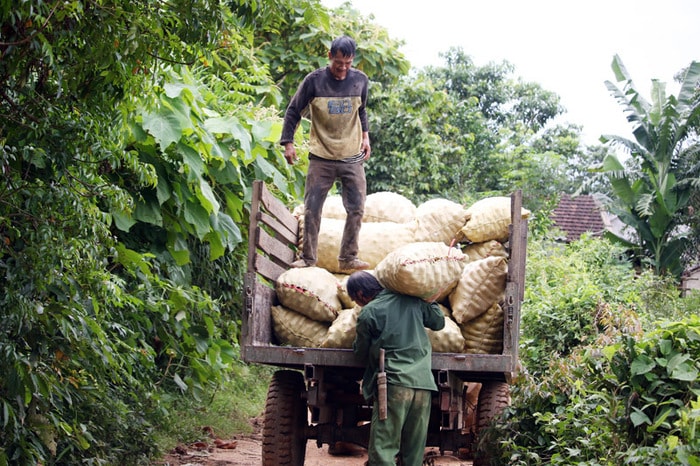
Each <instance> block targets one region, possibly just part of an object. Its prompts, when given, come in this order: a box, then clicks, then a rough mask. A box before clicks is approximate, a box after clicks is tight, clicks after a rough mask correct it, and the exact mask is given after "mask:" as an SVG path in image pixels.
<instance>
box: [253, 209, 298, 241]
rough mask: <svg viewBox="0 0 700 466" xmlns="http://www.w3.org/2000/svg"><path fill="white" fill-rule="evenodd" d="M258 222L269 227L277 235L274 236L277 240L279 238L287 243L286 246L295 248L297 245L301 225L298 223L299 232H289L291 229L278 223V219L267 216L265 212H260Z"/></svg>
mask: <svg viewBox="0 0 700 466" xmlns="http://www.w3.org/2000/svg"><path fill="white" fill-rule="evenodd" d="M258 220H259V221H260V222H261V223H263V224H265V225H267V226H268V227H269V228H270V229H271V230H272V231H273V232H274V233H275V234H274V235H273V236H274V237H275V238H277V239H278V240H280V241H283V242H285V243H286V244H288V245H290V246H295V247H296V245H297V242H298V240H297V234H298V230H299V229H298V226H299V224H298V223H297V230H296V231H294V232H291V231H289V229H288V228H287V227H286V226H285V225H283V224H282V223H280V222H279V221H277V219H276V218H275V217H273V216H271V215H270V214H266V213H265V212H260V213H259V214H258Z"/></svg>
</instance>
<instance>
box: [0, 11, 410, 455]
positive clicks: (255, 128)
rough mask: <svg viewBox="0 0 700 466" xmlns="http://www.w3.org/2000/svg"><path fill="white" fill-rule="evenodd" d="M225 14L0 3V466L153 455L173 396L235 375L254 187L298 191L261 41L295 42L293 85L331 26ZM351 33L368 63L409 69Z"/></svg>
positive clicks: (268, 52)
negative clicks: (260, 183) (280, 35)
mask: <svg viewBox="0 0 700 466" xmlns="http://www.w3.org/2000/svg"><path fill="white" fill-rule="evenodd" d="M229 3H230V5H231V9H228V8H227V6H226V5H224V4H222V3H220V2H211V1H209V0H195V1H194V2H190V1H188V2H182V1H179V0H176V1H174V2H168V3H167V4H164V3H154V2H141V1H130V0H127V1H120V2H114V1H106V2H98V3H94V2H84V1H78V0H76V1H69V2H59V3H55V2H54V3H42V2H38V3H37V2H28V1H22V2H19V3H18V4H17V5H14V4H13V7H12V9H10V8H9V7H7V8H1V9H0V21H1V22H2V24H0V26H1V29H2V35H3V44H2V45H0V49H1V50H0V52H1V53H2V56H3V59H2V61H0V80H2V82H3V92H2V93H0V172H1V173H2V176H3V181H4V183H3V184H2V187H0V270H2V271H3V279H2V280H1V281H0V309H2V311H1V312H0V328H1V329H2V330H0V373H2V374H3V377H2V378H1V379H0V413H2V415H1V416H0V431H1V434H0V464H3V463H11V464H37V463H41V464H48V463H63V464H76V463H88V464H94V463H106V464H139V463H143V462H145V461H146V460H147V457H148V456H150V455H153V454H155V448H156V445H155V443H154V426H158V428H160V427H161V426H162V423H163V422H165V420H167V419H168V416H169V413H168V411H167V409H168V408H171V407H172V404H171V403H176V401H173V400H178V399H180V400H181V399H182V398H179V397H181V396H182V397H186V398H187V399H189V400H191V401H192V403H198V400H200V399H201V397H203V396H204V395H205V394H209V393H211V391H212V389H213V388H214V387H216V386H217V385H219V384H224V383H227V382H229V378H230V377H239V376H241V374H240V373H236V372H232V365H233V364H234V363H235V362H236V361H237V359H238V354H237V348H236V340H237V333H238V331H239V329H238V323H239V321H240V320H239V318H240V300H241V296H240V294H241V293H240V289H241V282H242V274H243V268H244V267H245V263H246V261H245V259H244V257H245V250H246V245H245V240H244V239H245V235H246V228H245V226H246V221H247V215H246V211H247V210H246V206H247V205H248V203H249V202H250V199H249V186H250V185H251V183H252V180H253V179H263V180H266V181H269V182H270V183H271V184H274V185H275V186H276V191H277V193H278V194H279V195H280V196H281V197H286V198H287V199H292V198H296V197H298V196H299V195H300V193H301V191H302V188H303V173H302V171H301V169H300V168H298V167H292V168H290V167H289V166H288V165H287V164H286V162H285V161H284V160H283V158H282V157H281V154H280V151H279V147H278V145H277V140H278V138H279V131H280V126H281V125H280V122H279V110H278V108H276V107H269V106H270V105H280V102H282V100H283V96H284V95H285V94H283V93H280V92H279V90H278V89H277V87H276V84H277V83H276V81H275V79H279V76H277V77H275V78H273V76H272V73H273V72H276V71H279V69H278V67H277V65H275V70H276V71H273V70H272V69H271V66H270V64H271V63H272V62H271V61H270V57H274V56H275V50H273V49H268V48H266V47H267V46H269V45H270V44H271V43H268V42H265V41H264V40H263V39H261V37H262V36H263V35H264V34H272V36H274V35H275V34H276V33H277V32H278V31H284V32H285V34H284V39H285V40H287V39H288V40H289V43H290V44H292V43H293V44H301V46H302V50H301V53H300V54H299V55H293V54H292V55H289V54H283V55H281V56H280V58H281V61H280V62H279V63H281V64H282V65H284V66H285V67H286V68H285V69H284V70H283V72H284V73H285V74H286V75H289V76H291V77H292V78H294V77H296V76H303V74H304V72H305V70H306V69H309V68H313V67H316V66H318V64H319V63H321V62H323V63H325V61H326V51H327V45H329V43H330V38H331V37H332V34H333V33H334V32H336V30H335V29H334V28H335V27H336V26H335V25H334V26H333V27H332V28H331V27H330V26H329V21H328V17H329V16H328V13H327V12H326V11H325V10H323V9H322V8H321V7H320V4H319V3H318V2H317V1H308V2H304V1H302V2H296V1H282V0H280V1H278V2H267V1H265V2H262V1H260V2H242V1H241V2H229ZM280 6H283V7H285V8H277V7H280ZM258 24H264V25H266V27H265V28H258V27H257V25H258ZM338 24H339V25H340V24H341V23H338ZM346 24H349V25H351V26H352V27H353V28H355V27H357V28H360V27H361V26H362V27H363V28H364V29H362V31H365V32H362V31H361V30H360V29H357V30H356V31H354V32H356V33H357V34H356V35H357V36H358V37H359V40H358V42H359V43H360V45H361V47H363V50H362V57H360V60H359V61H358V66H362V67H364V69H366V70H368V72H370V71H372V70H374V71H372V72H373V73H375V74H377V75H378V74H379V73H378V71H377V70H379V69H380V67H384V69H385V71H386V73H385V74H384V77H383V78H385V79H389V78H391V77H393V78H391V79H395V78H397V76H398V73H401V72H402V71H401V70H403V71H404V72H405V70H407V66H408V64H407V62H406V61H405V59H403V57H402V56H400V55H397V54H394V53H393V51H394V50H395V43H394V42H391V41H388V40H387V41H386V42H382V40H384V39H385V38H387V36H386V31H384V30H383V29H381V28H379V27H377V26H374V25H371V23H370V22H368V21H366V20H364V19H363V18H359V17H358V18H356V19H355V20H353V21H352V22H349V23H346ZM267 26H269V27H267ZM277 26H279V29H275V27H277ZM365 26H366V27H365ZM311 30H314V31H316V32H317V33H318V35H317V36H315V37H313V40H312V37H311V36H309V37H308V39H309V40H304V39H305V37H304V34H305V33H308V32H309V31H311ZM329 31H331V32H329ZM349 32H351V33H352V32H353V31H349ZM272 36H271V37H272ZM377 39H381V40H379V41H377ZM304 47H308V48H304ZM385 52H386V57H381V56H378V57H375V56H374V54H384V53H385ZM312 56H313V57H314V58H313V60H312V59H311V57H312ZM294 80H295V81H296V79H294ZM294 85H296V83H295V84H294ZM282 89H283V90H284V87H283V88H282ZM242 378H245V377H242Z"/></svg>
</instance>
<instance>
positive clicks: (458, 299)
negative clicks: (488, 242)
mask: <svg viewBox="0 0 700 466" xmlns="http://www.w3.org/2000/svg"><path fill="white" fill-rule="evenodd" d="M507 272H508V263H507V261H506V259H505V258H504V257H487V258H485V259H480V260H477V261H474V262H470V263H468V264H467V265H465V266H464V270H463V271H462V276H461V277H460V279H459V283H457V286H456V287H455V289H454V291H452V293H451V294H450V296H449V300H450V307H451V309H452V315H453V317H454V319H455V320H456V321H457V323H459V324H464V323H466V322H469V321H470V320H472V319H474V318H476V317H478V316H480V315H481V314H483V313H484V312H486V311H487V310H488V309H489V308H490V307H491V306H492V305H493V303H495V302H497V301H498V300H499V299H501V297H502V296H503V294H504V293H505V289H506V274H507Z"/></svg>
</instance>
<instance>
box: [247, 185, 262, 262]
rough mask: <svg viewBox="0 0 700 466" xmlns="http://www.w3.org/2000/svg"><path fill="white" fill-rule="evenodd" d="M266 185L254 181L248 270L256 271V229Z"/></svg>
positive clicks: (249, 222)
mask: <svg viewBox="0 0 700 466" xmlns="http://www.w3.org/2000/svg"><path fill="white" fill-rule="evenodd" d="M264 186H265V185H264V184H262V182H260V181H258V180H256V181H254V182H253V194H252V197H251V200H250V217H249V218H248V272H255V263H254V262H255V256H256V255H257V244H256V242H257V238H258V236H257V235H256V234H255V230H256V229H257V228H258V212H259V211H260V197H261V196H262V189H263V187H264Z"/></svg>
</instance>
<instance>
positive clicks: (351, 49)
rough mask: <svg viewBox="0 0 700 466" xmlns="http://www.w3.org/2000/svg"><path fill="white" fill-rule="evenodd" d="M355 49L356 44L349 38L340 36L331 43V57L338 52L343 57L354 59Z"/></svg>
mask: <svg viewBox="0 0 700 466" xmlns="http://www.w3.org/2000/svg"><path fill="white" fill-rule="evenodd" d="M356 47H357V44H355V41H354V40H353V39H352V38H351V37H348V36H340V37H338V38H337V39H335V40H334V41H333V43H331V55H332V56H335V54H336V52H338V51H340V53H341V54H342V55H343V56H344V57H354V56H355V48H356Z"/></svg>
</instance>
